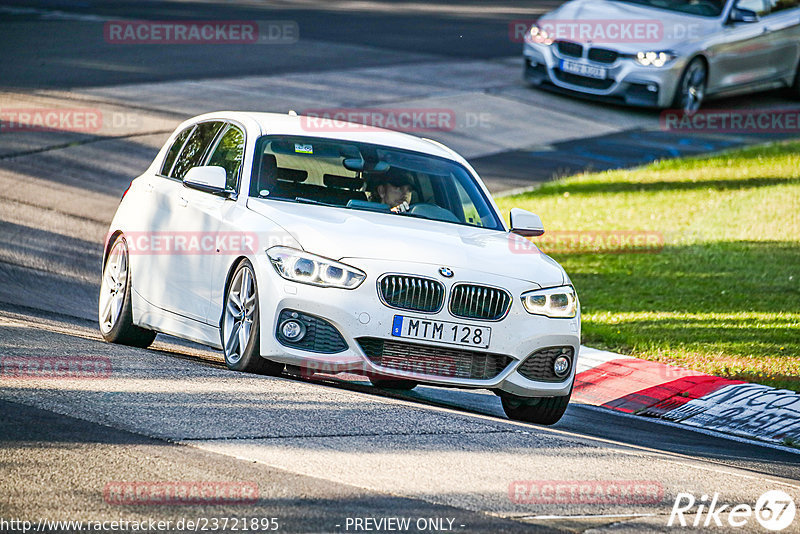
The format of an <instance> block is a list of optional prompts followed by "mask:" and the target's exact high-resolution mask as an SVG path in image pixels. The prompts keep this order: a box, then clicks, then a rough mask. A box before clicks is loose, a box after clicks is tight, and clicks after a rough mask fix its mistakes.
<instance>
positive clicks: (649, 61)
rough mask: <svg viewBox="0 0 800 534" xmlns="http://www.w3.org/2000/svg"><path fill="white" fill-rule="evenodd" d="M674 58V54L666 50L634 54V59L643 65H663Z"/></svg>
mask: <svg viewBox="0 0 800 534" xmlns="http://www.w3.org/2000/svg"><path fill="white" fill-rule="evenodd" d="M673 59H675V54H673V53H672V52H668V51H661V52H639V53H637V54H636V61H637V63H639V64H640V65H644V66H645V67H663V66H664V65H666V64H667V63H669V62H670V61H672V60H673Z"/></svg>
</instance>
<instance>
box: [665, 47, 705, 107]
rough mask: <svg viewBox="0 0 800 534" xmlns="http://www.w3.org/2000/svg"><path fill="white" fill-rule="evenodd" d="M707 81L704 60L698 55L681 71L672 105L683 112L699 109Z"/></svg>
mask: <svg viewBox="0 0 800 534" xmlns="http://www.w3.org/2000/svg"><path fill="white" fill-rule="evenodd" d="M707 81H708V69H707V68H706V62H705V61H703V60H702V59H701V58H699V57H696V58H694V59H693V60H692V61H690V62H689V65H687V66H686V70H684V71H683V75H682V76H681V81H680V83H679V84H678V92H677V93H676V94H675V101H674V102H673V104H672V105H673V107H674V108H676V109H680V110H682V111H683V112H685V113H694V112H695V111H697V110H698V109H700V106H701V105H703V99H704V98H705V95H706V82H707Z"/></svg>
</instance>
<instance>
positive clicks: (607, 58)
mask: <svg viewBox="0 0 800 534" xmlns="http://www.w3.org/2000/svg"><path fill="white" fill-rule="evenodd" d="M618 57H619V52H617V51H616V50H609V49H608V48H592V49H591V50H589V59H591V60H592V61H597V62H598V63H614V62H615V61H616V60H617V58H618Z"/></svg>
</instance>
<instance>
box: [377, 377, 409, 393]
mask: <svg viewBox="0 0 800 534" xmlns="http://www.w3.org/2000/svg"><path fill="white" fill-rule="evenodd" d="M369 381H370V382H372V385H373V386H375V387H376V388H381V389H399V390H401V391H411V390H412V389H414V388H415V387H417V386H418V385H419V384H418V383H416V382H414V381H413V380H399V379H396V378H376V377H374V376H371V377H369Z"/></svg>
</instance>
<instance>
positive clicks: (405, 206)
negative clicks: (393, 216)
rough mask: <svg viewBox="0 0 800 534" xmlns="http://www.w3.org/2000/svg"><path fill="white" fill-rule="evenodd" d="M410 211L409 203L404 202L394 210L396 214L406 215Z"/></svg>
mask: <svg viewBox="0 0 800 534" xmlns="http://www.w3.org/2000/svg"><path fill="white" fill-rule="evenodd" d="M408 209H409V205H408V202H406V201H403V203H402V204H398V205H397V206H395V207H393V208H392V211H393V212H395V213H405V212H407V211H408Z"/></svg>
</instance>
